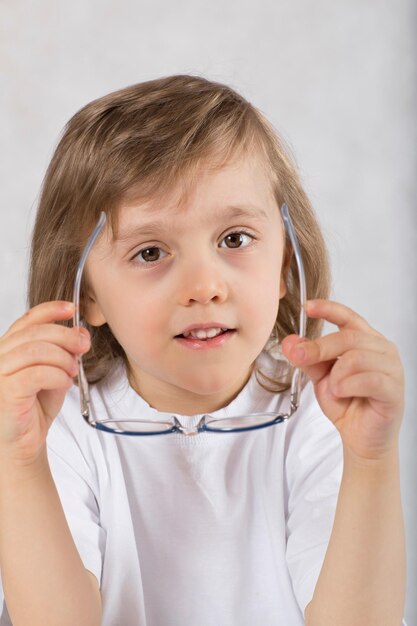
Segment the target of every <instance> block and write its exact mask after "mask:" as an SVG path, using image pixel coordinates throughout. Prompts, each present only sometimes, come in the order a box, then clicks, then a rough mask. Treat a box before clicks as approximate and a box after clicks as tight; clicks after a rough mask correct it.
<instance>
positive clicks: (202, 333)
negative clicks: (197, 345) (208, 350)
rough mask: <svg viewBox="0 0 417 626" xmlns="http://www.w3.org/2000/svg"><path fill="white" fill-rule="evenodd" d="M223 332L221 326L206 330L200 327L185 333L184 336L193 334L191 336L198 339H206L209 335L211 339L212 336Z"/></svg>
mask: <svg viewBox="0 0 417 626" xmlns="http://www.w3.org/2000/svg"><path fill="white" fill-rule="evenodd" d="M221 332H222V329H221V328H206V329H205V330H204V329H202V328H199V329H198V330H191V331H190V332H189V333H184V337H189V336H190V335H191V337H195V338H196V339H206V338H207V337H209V338H210V339H211V338H212V337H215V336H216V335H219V334H220V333H221Z"/></svg>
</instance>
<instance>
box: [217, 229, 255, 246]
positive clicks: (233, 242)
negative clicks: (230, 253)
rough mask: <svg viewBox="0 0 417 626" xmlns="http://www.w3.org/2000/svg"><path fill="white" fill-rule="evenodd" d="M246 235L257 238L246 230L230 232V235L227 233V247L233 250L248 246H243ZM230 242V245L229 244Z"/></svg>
mask: <svg viewBox="0 0 417 626" xmlns="http://www.w3.org/2000/svg"><path fill="white" fill-rule="evenodd" d="M244 237H249V238H250V239H251V240H252V239H255V237H253V235H250V234H249V233H247V232H246V231H244V230H240V231H238V232H235V233H229V234H228V235H226V237H224V239H223V241H226V242H227V244H228V245H227V247H228V248H229V249H230V250H233V249H234V248H242V247H245V248H246V247H247V246H242V245H241V244H242V243H243V242H244ZM229 244H230V245H229Z"/></svg>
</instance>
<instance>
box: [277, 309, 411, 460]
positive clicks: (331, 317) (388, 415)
mask: <svg viewBox="0 0 417 626" xmlns="http://www.w3.org/2000/svg"><path fill="white" fill-rule="evenodd" d="M306 311H307V315H308V317H315V318H322V319H325V320H326V321H328V322H331V323H332V324H335V325H337V326H338V327H339V331H338V332H335V333H332V334H330V335H326V336H324V337H320V338H318V339H316V340H314V341H311V340H308V339H300V337H298V335H289V336H288V337H285V339H284V340H283V342H282V351H283V353H284V354H285V356H286V357H287V358H288V359H289V360H290V361H291V363H292V364H293V365H294V366H296V367H299V368H300V369H301V370H302V371H304V372H305V373H306V374H307V376H308V377H309V378H310V379H311V380H312V382H313V385H314V392H315V394H316V398H317V401H318V403H319V404H320V407H321V408H322V410H323V412H324V413H325V414H326V415H327V417H328V418H329V419H330V420H331V421H332V422H333V424H334V425H335V427H336V428H337V429H338V431H339V433H340V436H341V438H342V442H343V446H344V449H345V450H346V451H348V452H349V453H351V454H352V455H353V457H354V458H355V459H358V460H359V461H362V460H366V461H368V460H374V459H383V458H384V457H385V456H386V455H387V454H389V453H390V452H391V451H392V450H393V449H394V448H396V446H397V445H398V436H399V430H400V426H401V420H402V416H403V412H404V373H403V368H402V364H401V360H400V356H399V353H398V350H397V348H396V346H395V345H394V344H393V343H392V342H391V341H388V339H386V338H385V337H384V336H383V335H381V334H380V333H378V332H377V331H376V330H375V329H373V328H372V327H371V326H369V324H368V323H367V322H366V321H365V320H364V319H363V318H362V317H360V315H358V314H357V313H355V312H354V311H352V309H349V308H348V307H346V306H344V305H343V304H339V303H337V302H332V301H330V300H309V301H308V302H307V307H306ZM300 347H302V348H304V350H305V357H304V358H300V357H298V356H297V348H300Z"/></svg>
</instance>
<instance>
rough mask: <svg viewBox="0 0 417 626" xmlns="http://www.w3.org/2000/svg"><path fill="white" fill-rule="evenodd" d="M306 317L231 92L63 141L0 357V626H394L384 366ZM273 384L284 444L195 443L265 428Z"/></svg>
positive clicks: (311, 230) (270, 439) (301, 196)
mask: <svg viewBox="0 0 417 626" xmlns="http://www.w3.org/2000/svg"><path fill="white" fill-rule="evenodd" d="M284 202H285V203H286V204H287V205H288V208H289V212H290V215H291V220H292V223H293V225H294V229H295V232H296V236H297V239H298V242H299V245H300V250H301V256H302V258H303V261H304V266H305V275H306V283H307V297H308V298H309V301H308V303H307V306H306V312H307V316H308V322H307V328H306V338H303V336H302V335H303V333H299V327H298V323H299V322H298V320H299V317H300V287H299V282H298V281H299V276H298V270H297V264H296V258H295V256H294V255H293V254H292V249H291V245H290V241H289V239H288V237H287V236H286V234H285V230H284V227H283V223H282V220H281V217H280V212H279V208H280V207H281V205H282V204H283V203H284ZM101 211H104V212H105V214H106V216H107V222H106V224H105V226H104V227H103V230H102V232H101V233H100V235H99V236H98V238H97V240H96V242H95V243H94V245H93V247H92V249H91V252H90V253H89V256H88V258H87V261H86V265H85V271H84V275H83V279H82V285H81V301H80V308H79V314H80V315H81V318H82V319H83V325H84V326H85V327H86V328H80V327H79V326H78V325H75V326H74V327H71V318H72V316H73V315H74V313H78V311H75V310H74V305H73V304H72V299H73V291H72V290H73V284H74V280H75V277H76V270H77V265H78V263H79V261H80V257H81V254H82V251H83V249H84V246H85V244H86V242H87V240H88V238H89V236H90V235H91V233H92V231H93V229H94V226H95V224H96V222H97V219H98V217H99V215H100V212H101ZM79 278H81V275H80V276H79ZM328 296H329V271H328V262H327V256H326V251H325V245H324V243H323V239H322V236H321V234H320V230H319V227H318V225H317V221H316V218H315V216H314V213H313V211H312V209H311V206H310V204H309V201H308V199H307V197H306V195H305V193H304V192H303V190H302V187H301V184H300V181H299V178H298V176H297V173H296V170H295V167H294V166H293V164H292V163H291V160H290V158H289V156H288V155H287V154H286V152H285V150H284V148H283V145H282V144H281V143H280V141H279V140H278V138H277V136H276V134H275V133H274V131H273V130H272V128H271V127H270V125H269V124H268V122H267V121H266V120H265V119H264V117H263V116H262V115H261V114H260V113H259V111H257V110H256V109H255V108H254V107H253V106H252V105H250V104H249V103H248V102H247V101H246V100H244V99H243V98H242V97H241V96H239V95H238V94H237V93H235V92H234V91H232V90H231V89H229V88H228V87H226V86H224V85H220V84H216V83H213V82H209V81H207V80H204V79H202V78H196V77H192V76H172V77H168V78H164V79H160V80H155V81H150V82H146V83H142V84H139V85H134V86H132V87H129V88H127V89H123V90H121V91H119V92H116V93H113V94H110V95H108V96H105V97H103V98H100V99H98V100H96V101H94V102H92V103H90V104H89V105H87V106H86V107H84V108H83V109H82V110H81V111H79V112H78V113H77V114H76V115H75V116H74V117H73V118H72V120H71V121H70V122H69V124H68V125H67V128H66V130H65V133H64V135H63V137H62V139H61V141H60V143H59V145H58V147H57V149H56V152H55V155H54V156H53V159H52V161H51V164H50V166H49V169H48V172H47V174H46V178H45V181H44V185H43V191H42V196H41V199H40V205H39V210H38V214H37V220H36V224H35V229H34V234H33V244H32V259H31V272H30V286H29V305H30V310H29V311H28V312H27V313H26V314H25V315H24V316H23V317H21V318H20V319H18V320H17V321H16V322H15V323H14V324H13V325H12V326H11V328H10V329H9V330H8V332H7V333H6V334H5V335H4V336H3V337H2V338H1V340H0V448H1V450H0V480H1V485H0V564H1V574H2V587H3V590H4V598H5V601H4V604H3V609H2V617H1V619H0V624H1V625H2V626H4V625H5V624H10V623H13V624H14V625H15V626H25V625H30V626H38V625H39V626H40V625H42V626H48V625H53V626H58V625H59V626H66V625H71V626H75V625H76V626H93V625H98V624H102V625H103V626H116V625H120V626H194V625H196V624H198V625H199V626H258V625H262V626H281V625H282V626H301V625H302V624H304V623H306V624H308V625H309V626H327V625H332V626H335V625H336V624H337V626H344V625H345V624H346V625H347V624H349V626H352V625H353V624H354V625H355V626H361V625H365V624H366V626H371V625H372V626H376V625H377V624H378V626H381V625H382V624H384V626H391V625H392V626H398V625H399V624H400V623H401V617H402V612H403V606H404V594H405V550H404V532H403V518H402V510H401V499H400V482H399V462H398V437H399V430H400V424H401V420H402V414H403V373H402V366H401V362H400V358H399V355H398V351H397V349H396V348H395V346H394V345H393V344H392V343H391V342H389V341H388V340H387V339H385V338H384V337H383V336H382V335H381V334H380V333H378V332H377V331H375V330H374V329H373V328H371V327H370V326H369V325H368V324H367V322H366V321H365V320H364V319H362V318H361V317H360V316H359V315H357V314H356V313H355V312H353V311H352V310H351V309H349V308H347V307H346V306H344V305H342V304H339V303H336V302H331V301H329V300H328V299H327V298H328ZM323 320H327V321H329V322H331V323H333V324H335V325H337V326H338V331H337V332H334V333H332V334H330V335H328V336H326V337H320V332H321V327H322V323H323ZM55 322H58V323H55ZM202 326H204V328H205V329H206V331H207V332H204V331H202V330H201V327H202ZM196 327H200V330H199V331H198V334H197V331H196V330H195V328H196ZM209 328H210V329H211V330H208V329H209ZM192 329H194V331H193V330H192ZM191 331H192V332H191ZM215 335H216V337H215ZM81 355H84V357H83V371H84V373H85V376H86V380H88V383H89V385H88V386H87V384H86V385H85V386H84V385H83V388H82V389H80V388H79V387H78V386H77V385H74V380H75V382H77V381H78V379H77V378H76V376H77V374H78V372H79V369H78V368H79V363H80V362H81V361H80V360H79V357H80V356H81ZM291 366H294V367H296V368H300V371H303V372H304V374H305V381H303V385H302V391H301V396H300V397H299V408H298V410H297V411H295V412H294V413H293V414H292V415H291V417H290V418H289V419H285V420H284V421H282V422H280V423H275V424H274V425H270V424H269V425H267V424H266V423H265V421H264V422H263V423H261V422H260V423H259V424H260V425H262V426H263V427H262V428H254V429H252V430H246V429H244V428H241V429H239V428H237V430H235V431H234V432H227V431H222V432H210V430H204V429H203V430H201V431H198V429H197V426H198V424H199V423H201V420H202V418H203V416H209V417H206V418H204V419H203V423H204V420H205V421H206V423H210V420H214V419H216V420H217V421H216V422H212V424H213V423H214V424H217V425H220V426H222V425H223V426H228V425H229V424H232V425H234V426H236V425H239V424H240V425H241V424H251V425H253V424H254V422H252V421H250V420H252V419H253V418H250V419H249V418H248V416H251V415H253V414H255V415H258V416H259V415H261V416H262V415H265V414H266V415H271V414H272V415H278V414H281V413H283V414H288V412H289V411H288V407H289V405H290V384H291V374H292V371H293V370H292V367H291ZM296 371H297V370H296ZM307 379H308V382H307ZM80 380H81V378H80ZM84 387H85V388H84ZM80 391H81V392H82V397H84V395H85V394H88V392H89V394H90V405H89V407H88V405H86V404H85V403H83V407H82V408H83V413H84V417H85V419H83V417H82V416H81V410H80ZM86 407H87V408H86ZM88 409H90V410H91V413H88ZM87 413H88V414H87ZM242 415H243V416H245V417H242V418H241V421H240V418H239V419H238V420H237V421H236V419H233V420H232V419H230V418H231V417H233V418H235V416H242ZM256 419H258V418H256ZM104 420H109V421H107V422H106V423H108V424H111V425H112V429H113V430H115V431H116V432H103V431H102V430H100V426H101V422H103V421H104ZM245 420H246V421H245ZM248 420H249V421H248ZM86 421H88V423H89V424H90V425H93V426H95V428H91V427H90V425H88V424H87V423H86ZM256 424H257V422H256V423H255V425H256ZM259 424H258V425H259ZM173 425H174V426H173ZM135 431H136V436H135V434H133V435H132V434H131V433H132V432H135ZM161 431H163V432H162V433H161ZM139 432H140V434H138V433H139ZM151 432H152V433H154V434H153V436H150V433H151ZM155 433H159V434H157V435H156V436H155Z"/></svg>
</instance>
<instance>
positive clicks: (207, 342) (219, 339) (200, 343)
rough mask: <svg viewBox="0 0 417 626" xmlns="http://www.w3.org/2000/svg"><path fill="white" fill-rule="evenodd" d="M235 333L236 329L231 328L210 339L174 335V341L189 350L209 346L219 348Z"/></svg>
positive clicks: (204, 348)
mask: <svg viewBox="0 0 417 626" xmlns="http://www.w3.org/2000/svg"><path fill="white" fill-rule="evenodd" d="M235 334H236V330H233V329H231V330H228V331H227V332H225V333H223V334H222V335H217V336H216V337H213V338H212V339H195V338H194V337H188V338H187V339H186V338H185V337H175V341H178V342H179V343H181V344H182V345H183V346H185V347H186V348H190V349H191V350H210V348H221V347H222V346H224V345H225V344H226V343H227V342H228V341H230V340H231V338H232V337H233V335H235Z"/></svg>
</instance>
